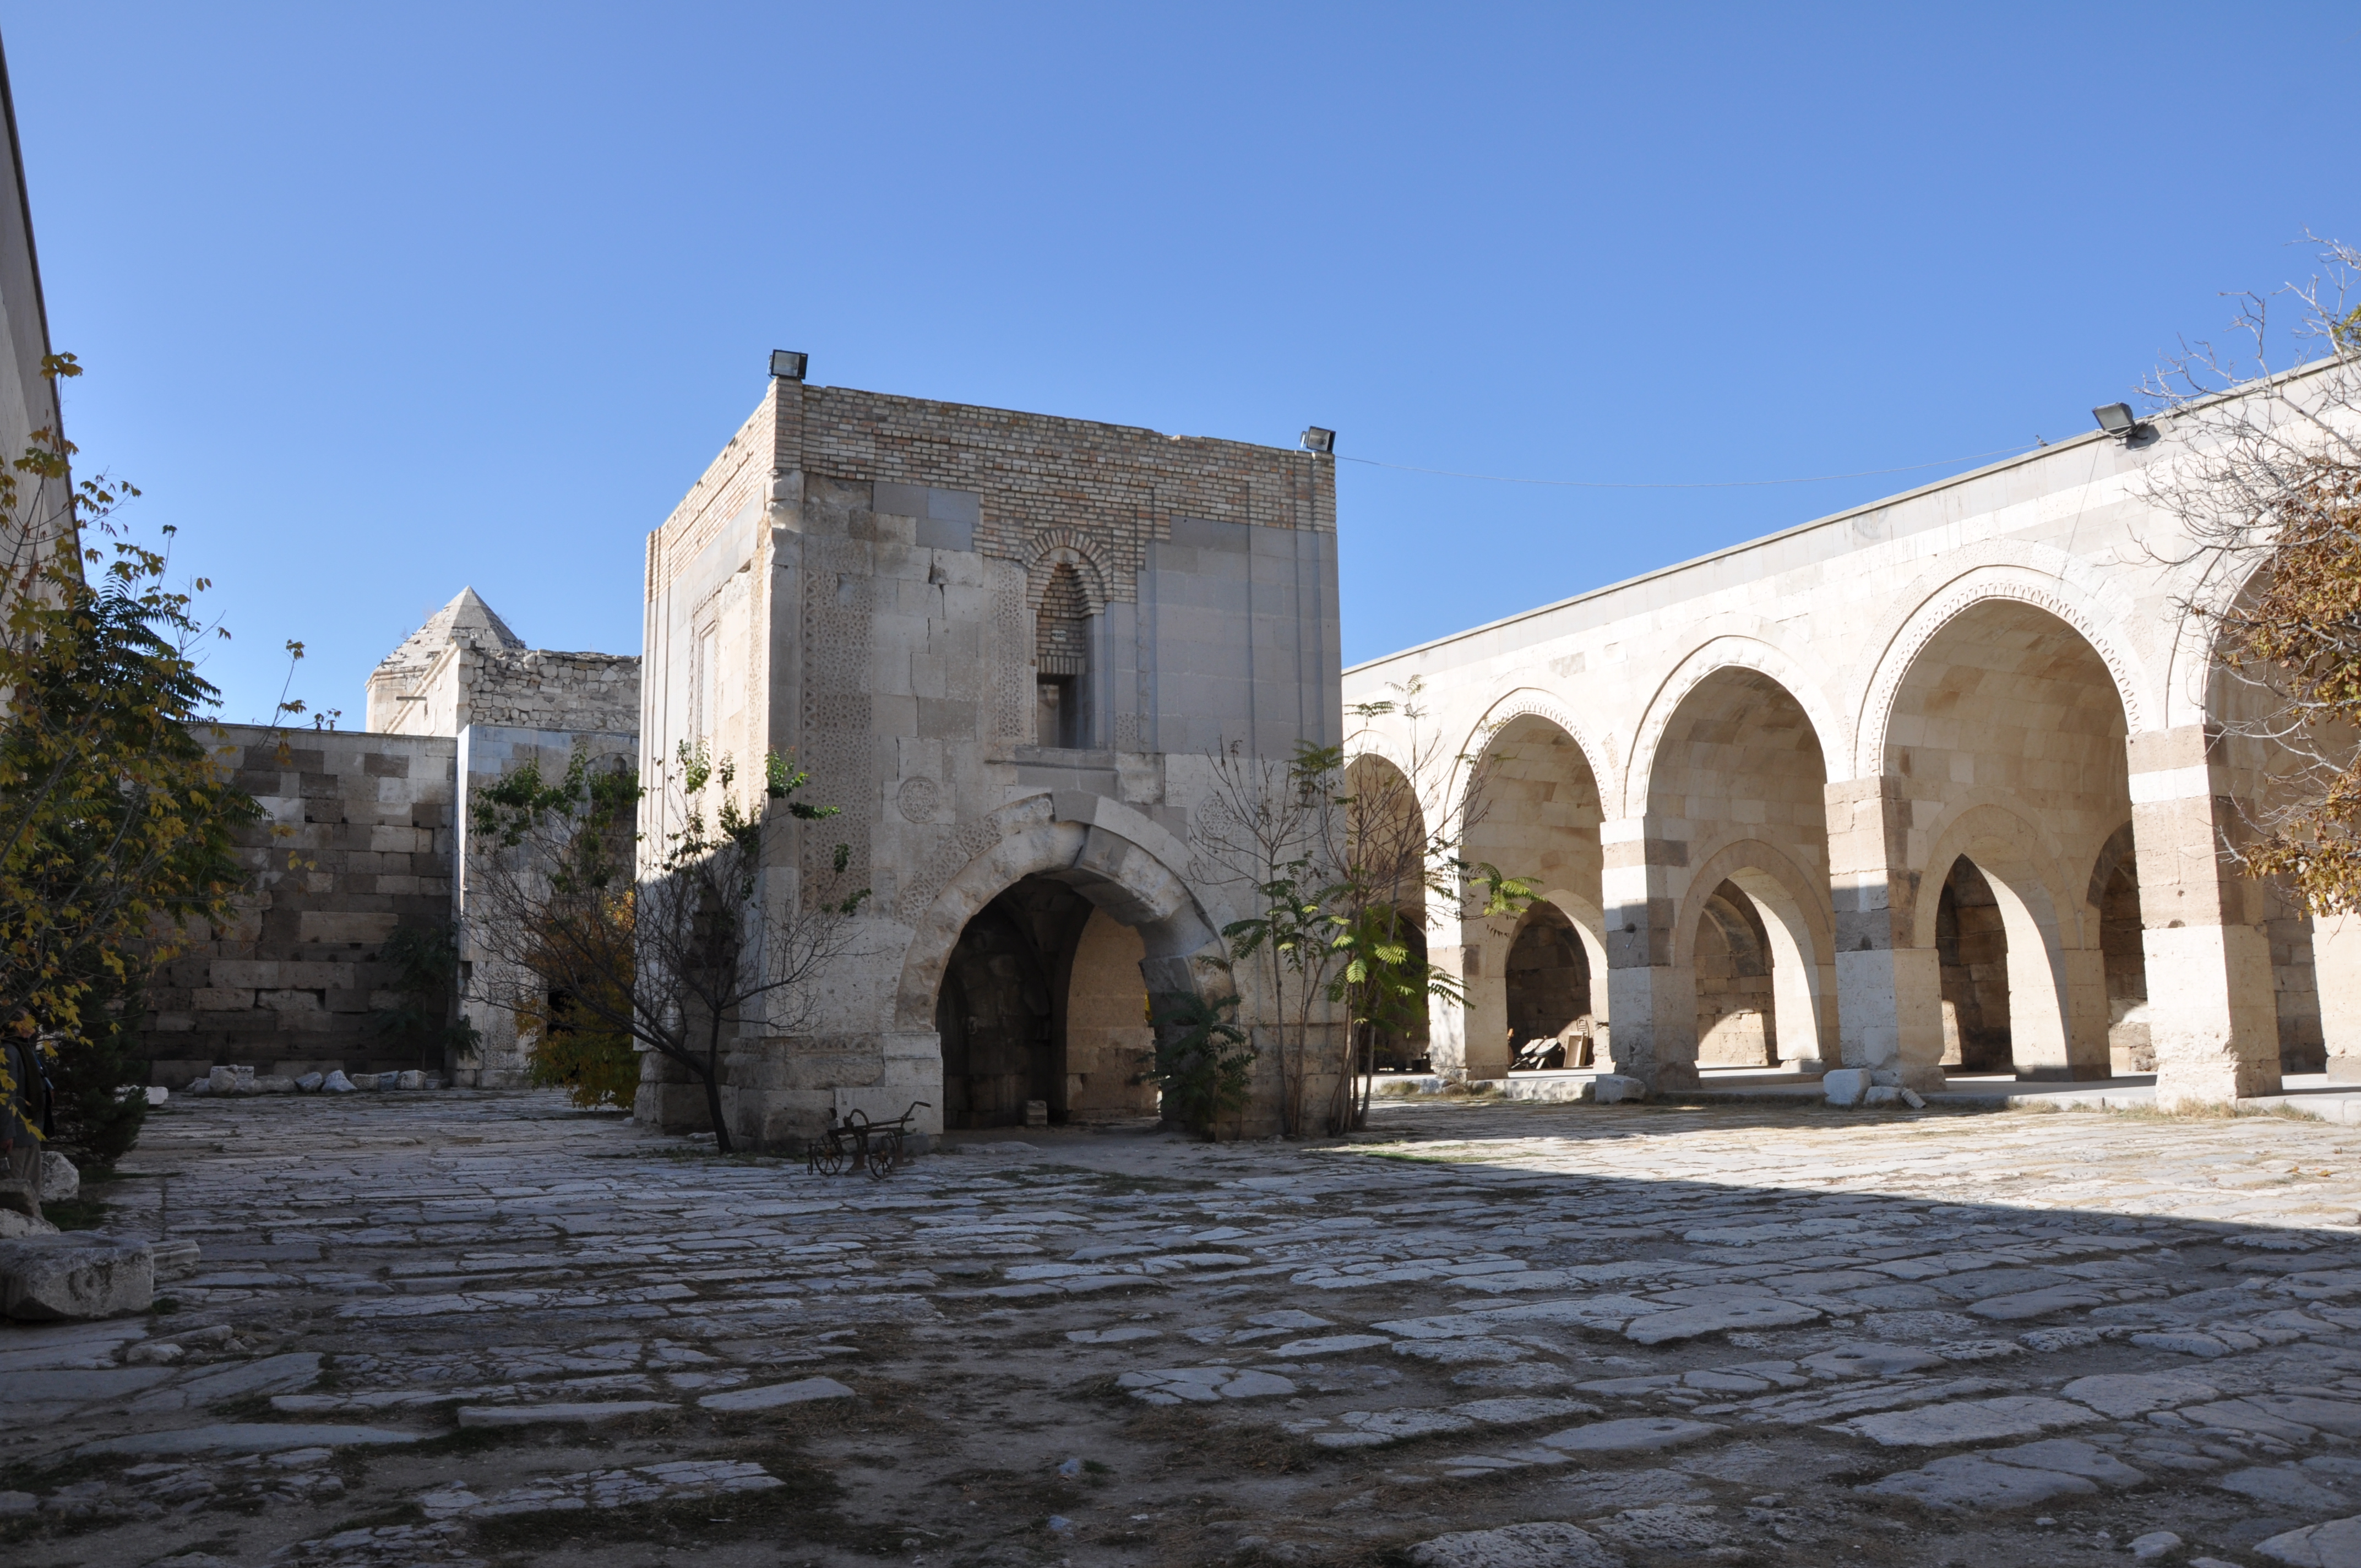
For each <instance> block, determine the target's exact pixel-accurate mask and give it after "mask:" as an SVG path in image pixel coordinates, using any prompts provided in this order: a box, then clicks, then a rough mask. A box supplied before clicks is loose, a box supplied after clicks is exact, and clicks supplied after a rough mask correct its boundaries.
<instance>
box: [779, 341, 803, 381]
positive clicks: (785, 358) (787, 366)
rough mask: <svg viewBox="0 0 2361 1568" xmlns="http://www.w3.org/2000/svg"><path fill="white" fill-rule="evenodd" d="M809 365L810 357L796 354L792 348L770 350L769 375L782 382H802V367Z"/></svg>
mask: <svg viewBox="0 0 2361 1568" xmlns="http://www.w3.org/2000/svg"><path fill="white" fill-rule="evenodd" d="M810 363H811V356H810V355H808V354H797V353H796V351H795V350H794V349H792V348H774V349H773V350H771V374H772V375H774V376H775V377H777V378H779V379H780V380H782V381H800V380H802V379H803V378H804V367H805V366H807V365H808V364H810Z"/></svg>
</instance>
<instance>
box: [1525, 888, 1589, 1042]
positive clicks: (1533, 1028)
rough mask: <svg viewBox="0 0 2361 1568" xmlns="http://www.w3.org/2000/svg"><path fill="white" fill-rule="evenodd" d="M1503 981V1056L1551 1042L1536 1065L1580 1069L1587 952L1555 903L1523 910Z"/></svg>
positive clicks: (1586, 996) (1584, 1035)
mask: <svg viewBox="0 0 2361 1568" xmlns="http://www.w3.org/2000/svg"><path fill="white" fill-rule="evenodd" d="M1505 978H1506V985H1507V991H1508V1003H1509V1058H1510V1061H1511V1062H1515V1061H1517V1060H1519V1059H1520V1058H1522V1057H1524V1056H1526V1055H1527V1054H1529V1053H1530V1052H1531V1049H1532V1047H1533V1046H1534V1045H1536V1044H1537V1043H1540V1042H1545V1041H1546V1042H1554V1045H1555V1047H1556V1048H1555V1049H1554V1051H1548V1050H1546V1049H1545V1052H1544V1053H1543V1057H1540V1058H1536V1059H1535V1060H1534V1063H1533V1065H1535V1066H1538V1067H1544V1068H1548V1067H1584V1066H1588V1065H1590V1064H1589V1063H1588V1062H1587V1061H1586V1060H1584V1059H1583V1057H1584V1053H1585V1050H1586V1047H1587V1044H1588V1041H1587V1029H1588V1026H1589V1025H1590V1022H1591V1010H1590V997H1591V989H1590V956H1589V955H1588V954H1587V953H1586V952H1585V951H1584V950H1583V946H1582V940H1581V938H1579V937H1578V936H1576V932H1575V928H1574V922H1573V921H1571V920H1568V919H1567V918H1566V917H1565V914H1564V913H1563V912H1561V911H1560V910H1559V909H1558V908H1557V906H1556V905H1553V904H1548V903H1538V904H1535V905H1532V907H1531V908H1529V909H1527V910H1526V911H1525V913H1524V915H1523V916H1522V917H1521V919H1520V920H1519V922H1518V925H1517V933H1516V936H1515V938H1513V939H1511V940H1510V943H1509V961H1508V965H1507V974H1506V977H1505Z"/></svg>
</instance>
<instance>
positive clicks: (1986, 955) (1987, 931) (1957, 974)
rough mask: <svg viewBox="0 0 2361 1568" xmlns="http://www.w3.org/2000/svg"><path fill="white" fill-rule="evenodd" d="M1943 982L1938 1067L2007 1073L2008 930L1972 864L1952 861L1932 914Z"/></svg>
mask: <svg viewBox="0 0 2361 1568" xmlns="http://www.w3.org/2000/svg"><path fill="white" fill-rule="evenodd" d="M1935 948H1936V951H1937V953H1938V955H1939V956H1940V959H1941V964H1942V977H1943V1065H1944V1066H1945V1067H1946V1068H1957V1069H1960V1071H1961V1072H2011V1071H2014V1070H2015V1060H2014V1058H2012V1057H2011V1056H2010V1054H2009V1034H2008V930H2007V926H2006V923H2005V922H2004V920H2003V919H2002V917H2001V912H2000V900H1999V899H1997V898H1995V897H1993V890H1992V884H1991V883H1988V882H1986V881H1985V880H1984V874H1983V872H1980V871H1978V870H1976V863H1975V861H1971V860H1970V859H1968V858H1967V856H1965V855H1961V856H1960V858H1959V859H1958V860H1955V861H1952V862H1951V869H1950V872H1949V874H1948V875H1947V876H1945V877H1944V879H1943V896H1942V898H1941V900H1940V902H1939V903H1938V904H1937V905H1936V911H1935Z"/></svg>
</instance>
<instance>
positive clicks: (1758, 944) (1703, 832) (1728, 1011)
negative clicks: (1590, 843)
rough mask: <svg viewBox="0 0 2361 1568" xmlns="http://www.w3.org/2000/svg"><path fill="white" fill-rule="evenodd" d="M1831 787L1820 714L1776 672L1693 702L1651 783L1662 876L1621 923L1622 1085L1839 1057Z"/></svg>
mask: <svg viewBox="0 0 2361 1568" xmlns="http://www.w3.org/2000/svg"><path fill="white" fill-rule="evenodd" d="M1827 780H1828V765H1827V760H1826V755H1825V753H1824V752H1823V751H1822V749H1821V740H1820V734H1819V731H1818V729H1817V728H1816V727H1815V725H1814V724H1813V721H1812V718H1811V715H1810V713H1809V712H1808V711H1807V710H1806V707H1805V706H1804V704H1803V702H1802V701H1800V700H1799V699H1798V698H1797V697H1796V696H1795V694H1794V693H1792V692H1790V691H1789V690H1788V689H1787V688H1786V687H1785V686H1784V685H1781V684H1780V683H1779V682H1778V681H1777V680H1775V679H1773V677H1772V676H1770V675H1768V674H1764V673H1763V671H1761V670H1757V669H1753V668H1751V667H1747V666H1742V665H1726V666H1723V667H1721V668H1719V669H1715V670H1713V671H1711V672H1710V673H1708V674H1706V675H1705V676H1704V677H1703V678H1702V679H1700V680H1699V681H1698V682H1697V685H1694V686H1692V687H1691V688H1690V689H1689V690H1688V691H1687V693H1686V695H1684V696H1682V698H1681V699H1680V702H1679V704H1678V705H1677V706H1676V707H1675V708H1674V709H1673V712H1672V714H1671V716H1670V718H1668V719H1667V720H1666V722H1665V725H1664V732H1663V736H1662V738H1661V740H1659V741H1658V743H1657V746H1656V749H1655V753H1654V757H1653V763H1652V765H1651V766H1650V768H1649V773H1648V790H1647V796H1646V800H1647V817H1646V832H1645V835H1644V838H1643V839H1642V842H1643V843H1644V844H1645V845H1646V847H1647V854H1648V857H1649V860H1648V863H1647V864H1646V865H1644V866H1642V867H1634V868H1631V872H1638V873H1642V874H1631V872H1627V873H1625V874H1626V877H1627V881H1626V884H1625V885H1626V891H1625V892H1624V894H1622V896H1621V897H1620V898H1619V899H1618V901H1617V903H1618V907H1617V908H1616V909H1613V910H1610V911H1609V927H1610V928H1612V927H1617V926H1620V927H1621V928H1622V931H1621V940H1620V942H1618V943H1616V944H1615V945H1613V946H1611V947H1610V948H1609V951H1610V952H1611V953H1613V954H1614V955H1615V956H1614V963H1615V966H1616V967H1615V970H1614V971H1613V972H1612V974H1611V975H1610V980H1611V981H1612V982H1613V983H1614V985H1615V986H1616V987H1617V992H1618V993H1617V997H1616V1002H1615V1008H1616V1019H1617V1022H1616V1025H1615V1031H1614V1036H1613V1044H1614V1050H1615V1060H1616V1063H1617V1068H1618V1070H1620V1071H1625V1072H1631V1073H1632V1074H1634V1075H1635V1076H1642V1077H1647V1078H1650V1079H1652V1080H1653V1081H1654V1082H1655V1083H1657V1084H1658V1085H1659V1086H1660V1087H1667V1088H1673V1087H1683V1086H1686V1084H1689V1083H1693V1082H1695V1081H1696V1074H1697V1066H1698V1065H1699V1064H1700V1063H1704V1064H1707V1065H1717V1066H1725V1067H1736V1066H1749V1067H1760V1066H1767V1065H1770V1064H1772V1063H1774V1062H1777V1061H1779V1060H1781V1059H1783V1058H1784V1059H1790V1060H1804V1059H1806V1058H1809V1059H1826V1058H1828V1056H1829V1055H1831V1054H1833V1052H1832V1048H1831V1047H1833V1043H1834V1027H1835V1023H1836V1017H1835V1014H1836V1009H1835V1005H1834V1002H1835V999H1834V996H1833V991H1834V980H1833V973H1834V971H1833V965H1834V962H1835V948H1834V935H1833V933H1834V929H1835V915H1834V911H1833V908H1832V906H1831V902H1830V899H1829V896H1828V810H1827V799H1826V796H1827ZM1643 876H1644V880H1642V877H1643ZM1627 990H1628V991H1629V992H1631V996H1632V1000H1633V1002H1634V1003H1635V1005H1634V1006H1632V1007H1629V1008H1627V1007H1626V1005H1625V1003H1624V1000H1623V993H1624V992H1625V991H1627ZM1627 1014H1639V1015H1640V1016H1642V1017H1643V1018H1644V1020H1645V1022H1644V1024H1639V1023H1636V1022H1634V1023H1627V1021H1626V1020H1627ZM1824 1041H1825V1042H1827V1043H1825V1044H1824V1043H1823V1042H1824ZM1708 1042H1710V1051H1709V1052H1708V1050H1707V1049H1705V1048H1704V1047H1706V1046H1707V1045H1708Z"/></svg>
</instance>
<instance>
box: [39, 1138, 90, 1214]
mask: <svg viewBox="0 0 2361 1568" xmlns="http://www.w3.org/2000/svg"><path fill="white" fill-rule="evenodd" d="M81 1192H82V1172H81V1171H79V1170H76V1169H75V1168H74V1162H73V1161H71V1160H70V1159H68V1158H67V1157H65V1156H63V1155H61V1154H60V1153H58V1151H57V1150H55V1149H43V1150H42V1151H41V1201H42V1202H44V1203H63V1202H65V1201H68V1200H69V1199H72V1198H75V1197H78V1196H80V1195H81Z"/></svg>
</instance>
